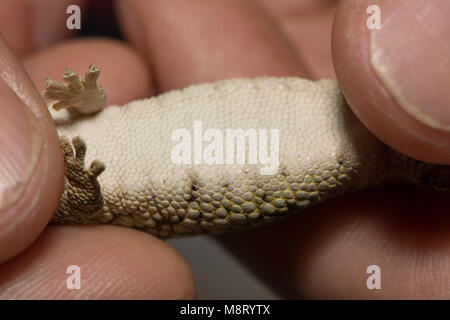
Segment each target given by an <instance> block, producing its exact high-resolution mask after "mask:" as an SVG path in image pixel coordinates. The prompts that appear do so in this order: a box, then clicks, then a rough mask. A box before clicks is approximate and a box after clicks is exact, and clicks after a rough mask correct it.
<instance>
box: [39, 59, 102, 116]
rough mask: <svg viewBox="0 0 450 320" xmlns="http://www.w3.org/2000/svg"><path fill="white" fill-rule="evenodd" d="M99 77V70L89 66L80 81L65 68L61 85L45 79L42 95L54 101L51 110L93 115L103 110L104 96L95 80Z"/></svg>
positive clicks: (74, 73)
mask: <svg viewBox="0 0 450 320" xmlns="http://www.w3.org/2000/svg"><path fill="white" fill-rule="evenodd" d="M99 75H100V69H99V68H98V67H97V66H96V65H95V64H91V65H90V66H89V69H88V71H87V72H86V75H85V78H84V79H82V78H81V77H80V76H79V75H78V73H76V72H74V71H71V70H69V69H67V68H66V70H65V72H64V75H63V79H64V81H65V83H61V82H58V81H55V80H52V79H50V78H47V79H45V89H44V91H43V95H44V97H45V98H48V99H51V100H55V102H54V103H53V104H52V107H53V109H55V110H60V109H69V111H73V110H76V111H77V112H79V113H81V114H90V113H95V112H97V111H99V110H101V109H102V108H103V105H104V104H105V100H106V95H105V92H104V91H103V88H102V87H101V86H100V84H98V83H97V79H98V77H99Z"/></svg>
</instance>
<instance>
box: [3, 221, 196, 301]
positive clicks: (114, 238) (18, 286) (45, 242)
mask: <svg viewBox="0 0 450 320" xmlns="http://www.w3.org/2000/svg"><path fill="white" fill-rule="evenodd" d="M69 266H75V267H78V268H77V269H78V270H79V273H78V274H79V276H80V278H79V280H80V288H79V289H77V290H74V289H73V288H70V287H68V286H67V285H66V283H67V279H68V278H69V277H70V275H71V273H68V272H67V270H68V267H69ZM42 283H45V284H46V286H42ZM2 292H3V295H2ZM195 294H196V288H195V282H194V278H193V275H192V272H191V270H190V268H189V266H188V265H187V263H186V262H185V261H184V260H183V258H182V257H181V256H180V255H179V254H178V253H177V252H176V251H175V250H174V249H172V248H171V247H170V246H168V245H167V244H166V243H164V242H163V241H161V240H159V239H157V238H155V237H153V236H150V235H148V234H145V233H144V232H140V231H136V230H132V229H126V228H123V227H116V226H103V225H99V226H84V227H81V226H50V227H48V228H47V229H46V230H45V232H44V233H43V234H42V236H41V237H40V238H39V239H38V240H37V241H36V243H35V244H33V246H32V247H30V248H29V249H28V250H27V251H25V252H24V253H23V254H21V255H20V256H18V257H17V258H15V259H13V260H11V261H10V262H8V263H7V264H5V265H3V266H0V298H3V299H5V298H8V299H193V298H195Z"/></svg>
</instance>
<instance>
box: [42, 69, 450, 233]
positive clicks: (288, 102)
mask: <svg viewBox="0 0 450 320" xmlns="http://www.w3.org/2000/svg"><path fill="white" fill-rule="evenodd" d="M99 72H100V70H99V69H98V68H97V67H96V66H94V65H91V66H90V67H89V70H88V72H87V73H86V79H84V80H83V79H81V78H80V77H79V76H78V75H77V74H76V73H74V72H72V71H69V70H67V71H66V73H65V75H64V79H65V80H66V81H67V83H66V84H61V83H58V82H56V81H53V80H49V79H48V80H47V81H46V89H45V91H44V93H45V96H46V97H48V98H51V99H55V100H58V101H57V102H56V103H55V104H54V105H53V108H56V109H62V110H60V111H55V110H51V113H52V116H53V118H54V120H55V123H56V126H57V130H58V134H59V135H60V137H61V145H62V149H63V152H64V155H65V159H66V185H65V191H64V193H63V195H62V197H61V204H60V207H59V209H58V211H57V212H56V213H55V215H54V216H53V219H52V221H53V222H54V223H70V224H91V223H106V224H114V225H121V226H125V227H131V228H136V229H140V230H143V231H146V232H149V233H151V234H154V235H156V236H158V237H162V238H167V237H175V236H181V235H193V234H203V233H221V232H229V231H236V230H241V229H245V228H252V227H256V226H259V225H262V224H265V223H269V222H272V221H275V220H277V219H278V218H280V217H283V216H285V215H286V214H287V213H288V212H289V211H292V210H295V209H304V208H307V207H309V206H310V205H313V204H316V203H319V202H321V201H323V200H325V199H328V198H331V197H334V196H337V195H340V194H343V193H347V192H352V191H356V190H360V189H363V188H366V187H369V186H373V185H377V184H380V183H384V182H387V181H390V180H392V179H399V178H400V179H401V178H403V179H406V180H409V181H411V182H413V183H418V184H424V185H428V186H432V187H434V188H436V189H440V190H444V191H448V190H449V189H450V166H439V165H432V164H426V163H422V162H419V161H415V160H412V159H409V158H407V157H406V156H403V155H400V154H399V153H397V152H395V151H393V150H392V149H390V148H388V147H387V146H385V145H384V144H382V143H381V142H380V141H379V140H377V139H376V138H375V137H374V136H373V135H372V134H371V133H369V131H368V130H367V129H366V128H365V127H364V126H363V125H362V124H361V123H360V121H358V119H357V118H356V117H355V116H354V115H353V113H352V112H351V110H350V108H348V106H347V105H346V103H345V101H344V99H343V97H342V94H341V92H340V90H339V87H338V84H337V82H336V81H334V80H320V81H316V82H313V81H309V80H305V79H300V78H269V77H262V78H256V79H231V80H224V81H219V82H216V83H205V84H199V85H193V86H190V87H187V88H185V89H182V90H174V91H170V92H167V93H164V94H161V95H159V96H157V97H152V98H149V99H143V100H138V101H133V102H130V103H128V104H126V105H124V106H122V107H119V106H110V107H107V108H105V109H102V110H101V111H98V110H100V109H101V108H102V106H103V104H104V101H105V95H104V93H103V90H102V89H101V87H100V86H99V85H98V84H97V83H96V80H97V78H98V76H99ZM97 111H98V112H97ZM83 113H84V114H83ZM195 121H201V124H202V126H203V133H206V131H207V129H217V130H218V131H217V130H215V131H210V132H215V133H217V134H219V136H220V133H223V136H222V138H223V139H224V140H225V138H226V137H227V136H226V132H227V129H243V130H244V131H246V130H248V129H254V130H255V131H254V132H256V133H257V134H258V136H257V138H258V139H261V137H266V138H267V141H268V142H267V143H266V142H264V141H265V140H264V139H263V140H256V141H257V142H258V143H256V144H255V143H254V142H255V141H253V143H247V144H245V145H244V146H246V150H249V149H251V148H252V146H253V147H254V146H255V145H257V147H258V148H260V149H261V146H267V149H268V150H269V151H271V147H272V146H274V147H276V140H273V141H272V140H271V137H270V136H271V132H272V131H271V130H272V129H278V132H279V140H278V141H279V148H278V149H274V150H279V157H278V159H279V167H278V170H277V172H276V173H275V174H271V175H262V174H261V170H260V169H261V168H264V167H267V164H261V161H259V162H258V163H256V164H255V163H253V164H252V163H249V162H250V153H247V154H246V157H245V162H244V163H243V164H208V163H204V161H203V162H202V163H199V164H196V163H192V164H177V163H174V161H172V158H171V155H172V152H173V150H174V147H175V146H177V144H179V141H178V140H176V141H173V140H172V135H173V134H174V132H176V131H175V130H176V129H179V128H185V129H187V130H188V131H189V132H191V134H193V131H194V129H193V128H194V122H195ZM197 123H198V122H197ZM260 129H263V130H262V131H264V130H267V136H264V134H263V133H261V132H262V131H259V130H260ZM219 136H215V139H216V140H209V141H206V138H205V140H204V141H203V147H202V148H201V149H200V150H201V151H203V153H204V154H206V155H208V154H209V155H212V154H213V155H215V156H218V155H220V151H217V150H216V151H217V152H218V153H208V148H207V147H208V145H209V144H210V143H212V141H216V142H217V139H219V138H220V137H219ZM272 137H274V134H272ZM210 138H211V137H210ZM69 139H72V144H71V143H70V140H69ZM193 140H194V139H193ZM227 141H229V140H227ZM249 141H250V140H249ZM261 141H263V143H261ZM223 142H224V145H225V141H223ZM269 142H270V143H269ZM272 142H273V144H272ZM86 146H87V149H86ZM197 146H198V144H197ZM195 148H196V147H195V142H194V146H193V147H192V150H194V149H195ZM224 148H225V147H224ZM73 149H74V150H75V154H74V152H73ZM205 150H206V151H205ZM263 151H264V149H263ZM194 152H195V151H194ZM194 152H193V153H194ZM258 152H260V151H258ZM225 153H226V150H225V149H223V154H224V155H225ZM270 154H271V153H270V152H269V153H268V154H267V155H270ZM259 155H260V154H259V153H258V156H259ZM237 156H239V155H237ZM191 158H193V157H191ZM191 158H190V159H191ZM224 158H225V156H224ZM205 159H206V157H205ZM217 159H220V157H219V156H218V158H217ZM261 159H264V158H261ZM236 161H237V158H236ZM236 161H235V162H236ZM84 163H89V164H91V165H90V168H89V169H85V165H84ZM102 172H103V173H102Z"/></svg>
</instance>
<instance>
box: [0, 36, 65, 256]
mask: <svg viewBox="0 0 450 320" xmlns="http://www.w3.org/2000/svg"><path fill="white" fill-rule="evenodd" d="M0 72H1V80H0V82H1V83H0V99H1V100H2V103H3V107H2V112H3V113H2V117H1V120H0V122H1V131H2V132H1V133H0V135H1V139H0V150H1V151H0V263H1V262H3V261H5V260H7V259H9V258H11V257H12V256H14V255H16V254H18V253H19V252H21V251H22V250H24V249H25V248H26V247H27V246H28V245H30V243H31V242H32V241H34V239H35V238H36V237H37V236H38V235H39V234H40V232H42V230H43V229H44V227H45V226H46V225H47V223H48V221H49V220H50V217H51V215H52V214H53V212H54V211H55V210H56V208H57V206H58V203H59V196H60V193H61V191H62V188H63V176H64V162H63V161H62V155H61V150H60V147H59V143H58V138H57V135H56V129H55V126H54V123H53V121H52V120H51V117H50V115H49V113H48V112H47V110H46V106H45V104H44V103H43V102H42V99H41V98H40V95H39V93H38V92H37V91H36V88H35V87H34V85H33V84H32V82H31V81H30V79H29V78H28V75H27V74H26V73H25V71H24V70H23V67H22V65H21V64H20V62H19V61H18V60H17V58H16V57H15V56H14V54H13V53H12V52H11V50H10V49H9V47H8V46H7V44H6V43H5V42H4V41H3V39H2V38H0Z"/></svg>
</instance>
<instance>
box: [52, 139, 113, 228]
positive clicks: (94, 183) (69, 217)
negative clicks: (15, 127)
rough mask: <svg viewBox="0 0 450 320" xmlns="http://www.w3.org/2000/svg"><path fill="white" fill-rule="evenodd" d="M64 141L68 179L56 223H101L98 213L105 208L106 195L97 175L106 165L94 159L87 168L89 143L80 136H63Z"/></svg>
mask: <svg viewBox="0 0 450 320" xmlns="http://www.w3.org/2000/svg"><path fill="white" fill-rule="evenodd" d="M60 144H61V149H62V151H63V154H64V160H65V166H66V176H65V179H66V180H65V189H64V192H63V194H62V195H61V202H60V206H59V208H58V211H57V212H56V213H55V215H54V216H53V218H52V222H58V223H67V224H74V223H76V224H91V223H98V216H97V215H96V213H97V212H99V211H100V210H101V209H102V208H103V197H102V192H101V187H100V184H99V182H98V180H97V177H98V176H99V175H100V174H101V173H102V172H103V171H104V170H105V165H104V164H103V163H102V162H101V161H98V160H94V161H92V163H91V165H90V167H89V168H88V169H87V168H85V164H84V160H85V155H86V144H85V142H84V141H83V140H82V139H81V138H80V137H75V138H73V139H72V143H70V141H69V140H68V139H67V138H66V137H64V136H63V137H60ZM74 151H75V152H74Z"/></svg>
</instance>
